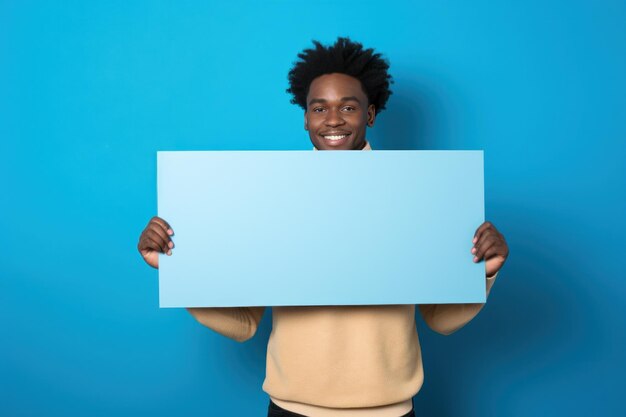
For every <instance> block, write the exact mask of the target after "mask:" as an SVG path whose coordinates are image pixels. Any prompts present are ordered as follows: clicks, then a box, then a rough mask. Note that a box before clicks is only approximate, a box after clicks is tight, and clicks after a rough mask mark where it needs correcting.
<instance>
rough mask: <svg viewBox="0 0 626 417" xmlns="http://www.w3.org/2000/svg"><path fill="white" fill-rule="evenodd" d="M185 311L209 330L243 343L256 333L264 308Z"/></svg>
mask: <svg viewBox="0 0 626 417" xmlns="http://www.w3.org/2000/svg"><path fill="white" fill-rule="evenodd" d="M187 311H189V313H191V315H192V316H194V317H195V319H196V320H197V321H198V322H199V323H200V324H202V325H204V326H206V327H208V328H209V329H211V330H214V331H216V332H217V333H219V334H221V335H223V336H226V337H229V338H231V339H234V340H236V341H238V342H245V341H246V340H248V339H250V338H251V337H252V336H254V334H255V333H256V330H257V328H258V327H259V323H260V322H261V318H262V317H263V313H264V312H265V307H211V308H206V307H188V308H187Z"/></svg>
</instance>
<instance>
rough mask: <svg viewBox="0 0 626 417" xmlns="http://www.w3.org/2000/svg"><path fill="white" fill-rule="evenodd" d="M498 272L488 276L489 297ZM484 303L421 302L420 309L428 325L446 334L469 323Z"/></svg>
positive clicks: (487, 288)
mask: <svg viewBox="0 0 626 417" xmlns="http://www.w3.org/2000/svg"><path fill="white" fill-rule="evenodd" d="M497 276H498V273H497V272H496V273H495V274H494V275H493V276H491V277H487V278H486V290H487V297H489V292H490V291H491V287H493V284H494V282H495V281H496V277H497ZM484 305H485V304H484V303H467V304H420V305H419V310H420V313H421V314H422V317H423V318H424V321H425V322H426V324H428V327H430V328H431V329H433V330H434V331H436V332H437V333H441V334H444V335H449V334H451V333H454V332H456V331H457V330H459V329H460V328H461V327H463V326H465V325H466V324H467V323H469V322H470V321H471V320H472V319H473V318H474V317H476V315H477V314H478V312H479V311H480V310H481V309H482V308H483V306H484Z"/></svg>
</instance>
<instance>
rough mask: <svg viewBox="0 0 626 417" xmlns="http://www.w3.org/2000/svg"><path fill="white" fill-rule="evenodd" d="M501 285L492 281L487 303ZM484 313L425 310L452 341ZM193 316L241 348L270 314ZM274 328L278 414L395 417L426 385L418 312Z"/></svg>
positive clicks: (268, 388)
mask: <svg viewBox="0 0 626 417" xmlns="http://www.w3.org/2000/svg"><path fill="white" fill-rule="evenodd" d="M368 149H370V147H369V144H368V145H367V146H366V148H365V149H364V150H368ZM468 262H471V255H470V254H469V250H468ZM496 275H497V274H496ZM495 278H496V276H495V275H494V276H493V277H489V278H487V279H486V291H487V295H489V291H490V289H491V286H492V285H493V283H494V281H495ZM482 306H483V304H439V305H437V304H429V305H419V310H420V313H421V314H422V317H423V318H424V320H425V321H426V323H427V324H428V326H430V327H431V328H432V329H433V330H435V331H436V332H438V333H442V334H446V335H447V334H450V333H452V332H454V331H455V330H457V329H459V328H461V327H462V326H463V325H465V324H466V323H467V322H469V321H470V320H471V319H472V318H473V317H474V316H476V314H478V312H479V311H480V309H481V308H482ZM188 310H189V312H190V313H191V314H192V315H193V316H194V317H195V318H196V319H197V320H198V321H199V322H200V323H202V324H203V325H205V326H207V327H209V328H211V329H213V330H215V331H216V332H218V333H220V334H222V335H224V336H227V337H229V338H232V339H235V340H237V341H240V342H243V341H245V340H248V339H249V338H251V337H252V336H254V334H255V332H256V329H257V326H258V325H259V322H260V321H261V318H262V316H263V312H264V310H265V307H235V308H189V309H188ZM272 326H273V327H272V333H271V335H270V338H269V342H268V348H267V372H266V378H265V382H264V384H263V390H264V391H265V392H267V393H268V394H269V395H270V397H271V398H272V400H273V401H274V402H275V403H277V404H278V405H279V406H281V407H283V408H285V409H288V410H291V411H293V412H297V413H300V414H304V415H307V416H314V417H315V416H374V415H375V416H395V417H397V416H400V415H402V414H405V413H406V412H408V411H409V410H410V409H411V399H412V397H413V396H414V395H415V394H416V393H417V392H418V391H419V389H420V388H421V386H422V382H423V380H424V373H423V368H422V357H421V351H420V344H419V340H418V336H417V330H416V327H415V305H376V306H305V307H273V323H272Z"/></svg>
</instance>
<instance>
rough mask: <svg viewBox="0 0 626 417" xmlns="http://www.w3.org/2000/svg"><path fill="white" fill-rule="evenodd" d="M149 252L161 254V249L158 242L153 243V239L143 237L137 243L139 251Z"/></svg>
mask: <svg viewBox="0 0 626 417" xmlns="http://www.w3.org/2000/svg"><path fill="white" fill-rule="evenodd" d="M149 250H153V251H157V252H162V247H161V245H160V244H159V242H157V241H155V240H154V239H152V238H150V237H148V236H145V237H144V238H143V239H141V241H140V242H139V251H140V252H142V253H143V252H144V251H149Z"/></svg>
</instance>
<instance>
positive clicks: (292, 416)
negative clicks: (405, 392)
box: [267, 400, 415, 417]
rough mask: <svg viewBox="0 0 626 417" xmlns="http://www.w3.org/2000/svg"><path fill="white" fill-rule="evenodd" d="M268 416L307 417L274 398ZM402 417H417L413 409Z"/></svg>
mask: <svg viewBox="0 0 626 417" xmlns="http://www.w3.org/2000/svg"><path fill="white" fill-rule="evenodd" d="M267 417H306V416H303V415H302V414H298V413H292V412H291V411H287V410H285V409H284V408H280V407H279V406H277V405H276V404H274V402H273V401H272V400H270V406H269V407H268V409H267ZM400 417H415V412H414V411H413V410H411V411H409V412H408V413H406V414H405V415H403V416H400Z"/></svg>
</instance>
